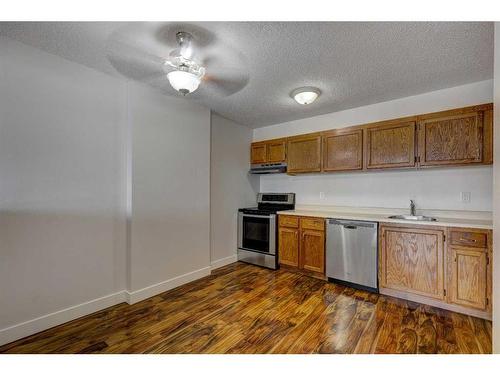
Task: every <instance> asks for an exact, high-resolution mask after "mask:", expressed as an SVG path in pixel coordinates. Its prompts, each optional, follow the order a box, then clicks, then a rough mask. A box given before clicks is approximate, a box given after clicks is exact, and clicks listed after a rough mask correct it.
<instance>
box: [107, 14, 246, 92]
mask: <svg viewBox="0 0 500 375" xmlns="http://www.w3.org/2000/svg"><path fill="white" fill-rule="evenodd" d="M219 34H223V33H219ZM106 48H107V56H108V60H109V61H110V62H111V64H112V65H113V67H114V68H115V69H116V70H117V71H118V72H120V73H121V74H122V75H124V76H126V77H128V78H131V79H134V80H137V81H141V82H144V83H146V84H149V85H151V86H155V87H159V88H161V89H162V90H164V91H166V92H167V93H170V94H172V93H174V92H175V93H177V94H180V95H182V96H186V95H189V96H191V95H194V97H196V98H201V99H202V100H203V99H205V98H206V99H207V100H213V99H214V98H216V97H224V96H228V95H232V94H234V93H236V92H238V91H240V90H241V89H242V88H243V87H245V86H246V84H247V83H248V72H247V61H246V58H245V57H244V55H243V54H241V53H240V52H239V51H237V50H236V49H234V48H233V47H232V46H231V45H229V44H228V43H226V42H224V41H223V40H222V39H221V38H220V37H216V36H215V32H214V31H209V30H206V29H204V28H202V27H200V26H197V25H191V24H182V25H180V24H152V23H133V24H129V25H126V26H124V27H122V28H120V29H118V30H116V31H115V32H114V33H113V34H112V35H111V36H110V38H109V40H108V43H107V47H106ZM172 89H173V90H175V91H173V90H172ZM195 92H196V93H195Z"/></svg>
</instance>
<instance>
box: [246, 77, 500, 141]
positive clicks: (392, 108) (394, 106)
mask: <svg viewBox="0 0 500 375" xmlns="http://www.w3.org/2000/svg"><path fill="white" fill-rule="evenodd" d="M318 100H321V97H320V98H319V99H318ZM492 101H493V80H487V81H481V82H475V83H471V84H468V85H463V86H457V87H452V88H449V89H444V90H438V91H432V92H428V93H425V94H421V95H415V96H409V97H406V98H401V99H396V100H391V101H388V102H383V103H377V104H372V105H367V106H364V107H358V108H352V109H347V110H345V111H339V112H333V113H327V114H325V115H321V116H315V117H309V118H305V119H301V120H296V121H289V122H284V123H280V124H275V125H271V126H265V127H262V128H257V129H254V133H253V140H254V141H260V140H264V139H270V138H279V137H286V136H290V135H297V134H303V133H306V132H315V131H321V130H329V129H336V128H344V127H347V126H353V125H361V124H366V123H370V122H376V121H382V120H389V119H393V118H398V117H404V116H411V115H418V114H421V113H429V112H437V111H443V110H446V109H453V108H459V107H466V106H469V105H475V104H481V103H491V102H492Z"/></svg>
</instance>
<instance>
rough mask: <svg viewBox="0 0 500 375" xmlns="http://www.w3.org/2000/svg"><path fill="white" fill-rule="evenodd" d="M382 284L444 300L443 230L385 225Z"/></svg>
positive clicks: (382, 228) (381, 258) (381, 240)
mask: <svg viewBox="0 0 500 375" xmlns="http://www.w3.org/2000/svg"><path fill="white" fill-rule="evenodd" d="M380 237H381V238H380V243H381V246H380V248H381V252H380V280H379V282H380V286H381V287H383V288H391V289H395V290H400V291H403V292H409V293H414V294H418V295H421V296H425V297H431V298H436V299H441V300H442V299H443V297H444V263H443V257H444V253H443V245H444V240H443V239H444V232H443V231H442V230H432V229H416V228H405V227H388V226H382V227H381V231H380Z"/></svg>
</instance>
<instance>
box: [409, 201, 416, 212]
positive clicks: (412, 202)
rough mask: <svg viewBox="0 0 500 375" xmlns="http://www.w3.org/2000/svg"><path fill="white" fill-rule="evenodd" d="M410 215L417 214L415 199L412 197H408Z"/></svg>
mask: <svg viewBox="0 0 500 375" xmlns="http://www.w3.org/2000/svg"><path fill="white" fill-rule="evenodd" d="M410 215H411V216H417V212H416V210H415V201H414V200H413V199H410Z"/></svg>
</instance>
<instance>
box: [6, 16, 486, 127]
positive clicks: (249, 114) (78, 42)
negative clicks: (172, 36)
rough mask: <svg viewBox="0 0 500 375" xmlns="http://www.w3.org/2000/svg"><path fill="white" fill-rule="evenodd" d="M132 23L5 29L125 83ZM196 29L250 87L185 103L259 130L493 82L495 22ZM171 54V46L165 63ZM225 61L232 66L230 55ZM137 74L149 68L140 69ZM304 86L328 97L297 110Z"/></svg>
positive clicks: (165, 84)
mask: <svg viewBox="0 0 500 375" xmlns="http://www.w3.org/2000/svg"><path fill="white" fill-rule="evenodd" d="M134 25H137V24H134ZM128 26H130V24H126V23H115V22H105V23H91V22H89V23H82V22H77V23H62V22H46V23H22V22H16V23H8V22H1V23H0V35H6V36H9V37H11V38H14V39H16V40H19V41H21V42H23V43H26V44H29V45H32V46H34V47H37V48H40V49H42V50H45V51H47V52H50V53H53V54H56V55H60V56H62V57H64V58H66V59H69V60H72V61H75V62H78V63H81V64H84V65H87V66H89V67H91V68H94V69H97V70H100V71H103V72H106V73H109V74H113V75H116V76H120V75H122V73H123V71H122V72H121V73H120V72H118V71H117V70H116V69H115V65H113V64H111V63H110V61H109V59H108V55H109V51H108V50H107V49H108V48H109V41H110V39H112V38H113V35H116V31H117V30H122V29H125V30H131V31H128V32H129V33H133V32H134V31H133V30H134V27H132V28H129V29H127V27H128ZM150 26H151V29H156V28H158V27H163V28H168V27H171V26H172V25H171V24H169V23H164V24H157V23H155V24H147V25H146V28H149V27H150ZM191 27H193V28H195V29H196V28H200V29H201V30H206V31H207V32H208V33H209V34H210V35H211V41H212V42H214V41H216V42H217V41H218V42H222V43H223V45H225V46H230V47H231V48H230V49H229V47H228V49H227V59H228V60H229V59H232V58H233V57H234V54H235V52H234V51H238V53H239V54H240V55H241V57H242V61H245V64H246V65H245V67H244V68H245V70H246V71H247V76H248V80H247V82H246V85H244V87H243V88H241V89H239V91H237V92H235V93H233V94H232V95H228V96H227V95H226V96H224V95H217V93H215V92H212V91H209V90H207V89H202V88H201V87H200V90H199V92H196V93H195V94H193V95H192V96H191V97H188V98H186V100H195V101H198V102H199V103H201V104H203V105H206V106H207V107H209V108H211V109H213V110H214V111H216V112H218V113H220V114H221V115H223V116H225V117H227V118H229V119H232V120H235V121H237V122H239V123H241V124H244V125H248V126H251V127H261V126H265V125H270V124H275V123H279V122H285V121H290V120H296V119H299V118H304V117H310V116H314V115H319V114H324V113H328V112H335V111H339V110H343V109H348V108H354V107H358V106H362V105H367V104H372V103H377V102H382V101H386V100H391V99H395V98H400V97H405V96H410V95H416V94H420V93H423V92H427V91H433V90H438V89H442V88H447V87H452V86H458V85H462V84H466V83H470V82H475V81H481V80H485V79H491V78H492V77H493V23H476V22H472V23H470V22H469V23H463V22H434V23H421V22H409V23H403V22H380V23H371V22H359V23H355V22H347V23H345V22H319V23H309V22H290V23H286V22H283V23H281V22H280V23H275V22H213V23H193V24H191ZM127 37H130V38H133V39H134V40H135V42H136V43H137V44H138V45H139V46H140V45H141V38H144V43H143V45H144V46H145V47H148V46H149V44H148V41H147V40H146V39H147V38H148V36H147V35H145V34H144V35H142V34H139V33H138V34H137V35H127ZM156 47H158V46H156ZM160 47H161V46H160ZM170 50H171V47H170V46H167V45H165V52H164V54H165V56H168V52H169V51H170ZM156 52H157V51H156ZM0 53H1V51H0ZM218 54H219V55H220V56H218V57H219V58H220V59H223V60H224V58H225V56H224V48H222V49H221V48H219V49H218ZM230 55H231V56H230ZM134 69H142V68H141V65H140V64H139V65H138V66H134ZM144 73H145V74H146V73H148V72H146V71H145V72H144ZM207 73H208V74H209V73H210V71H208V72H207ZM135 74H136V75H137V72H135ZM129 78H130V76H129ZM156 85H157V86H158V83H156ZM161 85H163V87H162V88H163V89H164V91H165V93H166V94H168V95H176V93H175V92H173V91H172V89H171V88H170V87H169V86H168V82H167V81H166V80H163V83H161ZM161 85H160V87H161ZM299 86H316V87H318V88H320V89H321V91H322V95H321V96H320V98H319V99H318V100H317V101H316V102H315V103H313V104H312V105H309V106H306V107H304V106H299V105H298V104H296V103H295V102H294V101H293V99H291V98H290V96H289V93H290V92H291V91H292V90H293V89H294V88H296V87H299Z"/></svg>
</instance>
